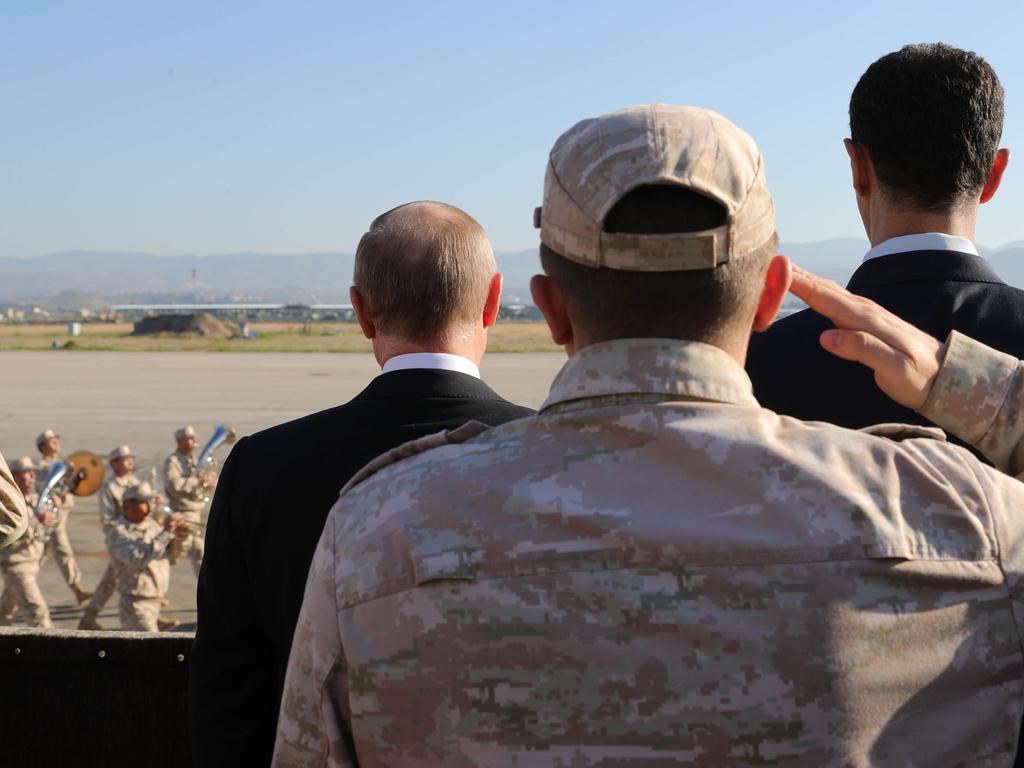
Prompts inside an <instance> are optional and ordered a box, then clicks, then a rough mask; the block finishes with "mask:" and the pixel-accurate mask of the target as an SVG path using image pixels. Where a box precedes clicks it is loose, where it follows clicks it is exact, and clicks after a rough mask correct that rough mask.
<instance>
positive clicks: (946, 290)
mask: <svg viewBox="0 0 1024 768" xmlns="http://www.w3.org/2000/svg"><path fill="white" fill-rule="evenodd" d="M847 287H848V288H849V290H850V291H851V292H852V293H856V294H858V295H860V296H866V297H867V298H869V299H872V300H873V301H876V302H878V303H879V304H881V305H882V306H883V307H885V308H886V309H888V310H889V311H890V312H893V313H894V314H896V315H899V316H900V317H902V318H903V319H904V320H906V321H908V322H910V323H912V324H914V325H916V326H917V327H918V328H920V329H921V330H923V331H926V332H927V333H929V334H931V335H932V336H934V337H936V338H937V339H939V340H941V341H945V340H946V337H947V336H948V335H949V332H950V331H951V330H954V329H955V330H957V331H961V332H963V333H965V334H967V335H968V336H970V337H972V338H974V339H977V340H978V341H981V342H984V343H985V344H988V345H989V346H991V347H995V348H996V349H998V350H1001V351H1003V352H1007V353H1009V354H1011V355H1013V356H1014V357H1018V358H1024V291H1020V290H1018V289H1017V288H1011V287H1010V286H1008V285H1006V284H1005V283H1004V282H1003V281H1002V280H1000V279H999V276H998V275H996V273H995V272H994V271H993V270H992V268H991V267H990V266H989V264H988V262H986V261H985V260H984V259H983V258H981V257H979V256H972V255H970V254H966V253H957V252H953V251H914V252H911V253H899V254H893V255H891V256H880V257H878V258H875V259H871V260H870V261H867V262H865V263H863V264H862V265H861V266H860V268H858V269H857V271H856V272H855V273H854V274H853V277H852V278H851V279H850V283H849V285H848V286H847ZM832 327H833V325H832V323H831V322H830V321H829V320H827V319H825V318H824V317H822V316H821V315H819V314H818V313H816V312H813V311H811V310H809V309H806V310H804V311H802V312H797V313H796V314H793V315H790V316H789V317H787V318H784V319H782V320H780V321H778V322H776V323H775V324H774V325H772V326H771V328H769V329H768V330H767V331H766V332H765V333H760V334H759V333H755V334H754V336H753V338H752V339H751V346H750V353H749V355H748V357H747V373H749V374H750V378H751V380H752V381H753V383H754V395H755V396H756V397H757V399H758V401H759V402H760V403H761V405H763V406H764V407H765V408H769V409H771V410H773V411H777V412H778V413H783V414H786V415H788V416H795V417H797V418H800V419H804V420H809V421H829V422H832V423H833V424H839V425H841V426H844V427H850V428H852V429H859V428H861V427H866V426H869V425H871V424H879V423H882V422H902V423H907V424H924V425H929V424H930V423H931V422H929V421H927V420H926V419H924V418H922V417H921V416H919V415H918V414H917V413H915V412H914V411H911V410H909V409H907V408H904V407H903V406H900V405H897V404H896V403H895V402H893V401H892V400H890V399H889V398H888V397H886V396H885V395H884V394H882V391H881V390H880V389H879V388H878V386H877V385H876V384H875V380H874V374H873V373H872V372H871V370H870V369H868V368H867V367H865V366H863V365H860V364H859V363H852V362H849V361H846V360H840V359H839V358H837V357H834V356H833V355H831V354H829V353H828V352H826V351H825V350H823V349H822V348H821V345H820V344H819V343H818V337H819V336H820V335H821V332H822V331H824V330H826V329H828V328H832Z"/></svg>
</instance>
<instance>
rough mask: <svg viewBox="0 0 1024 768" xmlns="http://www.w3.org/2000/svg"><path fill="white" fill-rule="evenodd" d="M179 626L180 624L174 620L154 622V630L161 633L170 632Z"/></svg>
mask: <svg viewBox="0 0 1024 768" xmlns="http://www.w3.org/2000/svg"><path fill="white" fill-rule="evenodd" d="M179 624H181V622H180V621H177V620H175V619H157V620H156V628H157V629H159V630H160V631H161V632H171V631H173V630H174V629H175V627H177V626H178V625H179Z"/></svg>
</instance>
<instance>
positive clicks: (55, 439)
mask: <svg viewBox="0 0 1024 768" xmlns="http://www.w3.org/2000/svg"><path fill="white" fill-rule="evenodd" d="M36 448H38V449H39V452H40V453H41V454H42V455H43V458H42V459H40V460H39V464H38V466H37V467H36V469H37V470H38V471H37V472H36V491H37V492H41V491H42V489H43V485H45V484H46V476H47V475H48V474H49V472H50V467H52V466H53V464H54V462H57V461H60V435H58V434H57V433H56V432H54V431H53V430H52V429H46V430H43V431H42V432H41V433H40V434H39V436H38V437H37V438H36ZM50 498H51V499H52V500H53V505H54V507H55V508H56V509H57V524H56V525H55V526H54V529H53V535H52V536H50V537H49V538H48V539H47V540H46V550H47V551H48V552H50V553H52V554H53V557H54V559H55V560H56V561H57V565H58V567H59V568H60V572H61V575H62V576H64V581H66V582H67V583H68V586H69V587H70V588H71V591H72V592H74V593H75V599H76V600H77V601H78V604H79V605H81V604H82V603H84V602H85V601H86V600H88V599H89V598H90V597H92V592H90V591H89V590H87V589H85V587H83V586H82V572H81V570H79V568H78V562H77V561H76V560H75V551H74V550H73V549H72V548H71V540H70V539H69V538H68V528H67V523H68V515H70V514H71V508H72V507H73V506H74V504H75V497H74V496H72V495H71V494H70V493H67V494H61V493H56V492H55V493H52V494H51V496H50ZM44 556H45V555H44Z"/></svg>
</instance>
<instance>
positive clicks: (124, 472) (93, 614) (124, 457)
mask: <svg viewBox="0 0 1024 768" xmlns="http://www.w3.org/2000/svg"><path fill="white" fill-rule="evenodd" d="M107 460H108V461H109V462H110V471H111V473H112V475H111V477H109V478H108V479H107V480H106V482H104V483H103V487H102V488H100V492H99V495H98V501H99V507H100V526H101V527H102V529H103V534H104V536H106V534H107V533H108V532H109V531H110V529H111V528H112V527H113V525H114V522H115V521H116V520H117V518H119V517H120V516H121V503H122V501H123V497H124V492H125V491H126V490H127V489H129V488H131V487H132V486H133V485H138V484H139V478H138V477H136V476H135V474H134V472H133V470H134V469H135V454H134V453H132V450H131V448H129V447H128V446H127V445H122V446H120V447H118V448H115V449H114V450H112V451H111V452H110V453H109V454H108V455H107ZM117 574H118V568H117V561H116V560H114V558H113V557H111V558H110V559H109V560H108V561H107V567H106V569H105V570H104V571H103V576H102V577H101V578H100V582H99V584H97V585H96V591H95V592H94V593H93V596H92V599H91V600H89V604H88V605H87V606H86V607H85V612H84V613H83V614H82V620H81V621H80V622H79V623H78V628H79V629H103V627H102V626H101V625H100V623H99V620H98V618H99V615H100V611H101V610H103V606H104V605H106V604H107V601H108V600H109V599H110V596H111V595H113V594H114V591H115V590H116V588H117Z"/></svg>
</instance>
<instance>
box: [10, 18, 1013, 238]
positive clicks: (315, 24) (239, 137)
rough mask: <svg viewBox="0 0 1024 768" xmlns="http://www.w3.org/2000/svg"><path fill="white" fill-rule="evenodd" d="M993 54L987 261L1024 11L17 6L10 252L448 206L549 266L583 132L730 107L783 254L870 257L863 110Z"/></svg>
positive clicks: (1006, 213)
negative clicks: (787, 247) (547, 197)
mask: <svg viewBox="0 0 1024 768" xmlns="http://www.w3.org/2000/svg"><path fill="white" fill-rule="evenodd" d="M938 40H942V41H946V42H950V43H953V44H955V45H958V46H961V47H965V48H970V49H973V50H976V51H978V52H979V53H981V54H982V55H983V56H985V57H986V58H987V59H988V60H989V62H991V63H992V65H993V66H994V67H995V69H996V71H997V72H998V73H999V75H1000V77H1001V79H1002V81H1003V84H1004V87H1005V89H1006V93H1007V113H1006V127H1005V130H1004V134H1003V145H1004V146H1008V147H1010V148H1011V149H1013V150H1014V151H1015V152H1016V155H1015V156H1014V158H1013V160H1012V161H1011V164H1010V168H1009V171H1008V173H1007V176H1006V178H1005V181H1004V184H1003V188H1002V190H1001V191H1000V194H999V195H998V196H997V198H996V199H995V200H994V201H993V202H992V203H990V204H989V205H987V206H985V207H984V208H983V209H982V216H981V220H980V224H979V231H978V240H979V242H981V243H984V244H988V245H999V244H1002V243H1005V242H1007V241H1011V240H1020V239H1024V53H1022V50H1024V3H1021V2H1020V1H1019V0H1015V1H1014V2H988V3H985V2H979V3H966V2H963V0H957V1H949V0H944V1H940V2H896V1H894V0H888V1H887V2H859V3H852V4H845V5H840V4H838V3H829V2H821V0H816V1H815V2H792V3H784V2H771V3H755V2H752V1H751V2H728V1H723V0H715V1H714V2H707V3H699V2H692V1H689V0H687V1H685V2H684V1H683V0H677V1H676V2H653V1H652V0H644V2H632V3H624V2H621V0H620V1H619V2H586V3H584V2H578V3H567V2H556V1H555V0H548V2H514V3H482V2H465V3H450V2H433V3H425V2H409V3H404V2H401V3H378V4H373V5H372V6H371V4H369V3H366V4H363V5H361V6H356V5H355V4H354V3H342V2H292V3H283V2H281V3H267V2H251V1H250V2H244V3H243V2H217V3H211V2H202V3H200V2H190V1H188V2H174V3H138V2H120V1H118V2H109V1H107V2H105V1H103V0H100V1H99V2H94V3H85V2H47V0H35V1H34V2H19V1H18V0H0V99H2V101H0V104H2V114H0V255H9V256H32V255H37V254H41V253H48V252H53V251H57V250H65V249H71V248H90V249H117V250H140V251H150V252H154V253H161V254H181V253H203V254H206V253H226V252H234V251H243V250H249V251H264V252H305V251H327V250H332V251H333V250H338V251H351V250H353V249H354V247H355V244H356V242H357V240H358V238H359V236H360V234H361V233H362V232H363V231H364V229H365V227H366V226H367V224H368V223H369V222H370V220H371V219H372V218H373V217H374V216H375V215H377V214H378V213H380V212H382V211H384V210H386V209H387V208H390V207H392V206H394V205H396V204H398V203H401V202H405V201H408V200H412V199H421V198H433V199H438V200H444V201H448V202H452V203H454V204H456V205H459V206H462V207H464V208H466V209H467V210H468V211H469V212H470V213H471V214H473V215H474V216H476V217H477V218H478V219H479V220H480V221H481V222H482V223H483V224H484V226H485V227H486V228H487V230H488V232H489V233H490V235H491V238H492V241H493V242H494V245H495V247H496V248H497V249H498V250H516V249H521V248H530V247H533V246H534V245H535V244H536V242H537V238H536V233H535V231H534V230H533V229H532V227H531V223H530V222H531V214H532V211H533V207H534V206H535V205H537V204H539V202H540V195H541V183H542V180H543V170H544V163H545V160H546V157H547V152H548V150H549V148H550V146H551V144H552V142H553V141H554V139H555V138H556V137H557V136H558V134H559V133H561V132H562V131H563V130H565V129H566V128H568V127H569V126H570V125H571V124H573V123H574V122H576V120H578V119H580V118H582V117H586V116H589V115H593V114H599V113H602V112H606V111H609V110H612V109H615V108H618V107H622V106H626V105H629V104H638V103H646V102H652V101H665V102H676V103H688V104H699V105H703V106H708V107H711V108H714V109H717V110H719V111H721V112H722V113H724V114H725V115H727V116H728V117H730V118H731V119H733V120H734V121H735V122H737V123H739V124H740V125H741V126H743V127H745V128H746V129H747V130H749V131H750V132H751V133H752V134H753V135H754V136H755V138H756V139H757V140H758V142H759V143H760V145H761V147H762V150H763V151H764V153H765V156H766V158H767V167H768V179H769V184H770V186H771V187H772V190H773V193H774V196H775V199H776V206H777V211H778V226H779V230H780V233H781V235H782V238H783V239H784V240H788V241H808V240H818V239H824V238H830V237H860V236H862V230H861V227H860V222H859V219H858V218H857V215H856V211H855V207H854V202H853V199H852V192H851V190H850V183H849V179H848V169H847V161H846V156H845V153H844V151H843V148H842V144H841V140H842V138H843V137H844V136H846V135H847V130H848V127H847V120H846V108H847V102H848V98H849V93H850V89H851V88H852V87H853V85H854V83H855V82H856V80H857V78H858V77H859V75H860V74H861V72H863V70H864V69H865V68H866V67H867V65H868V64H870V63H871V61H873V60H874V59H875V58H877V57H878V56H880V55H882V54H884V53H886V52H888V51H890V50H893V49H895V48H898V47H899V46H900V45H902V44H904V43H906V42H921V41H929V42H930V41H938Z"/></svg>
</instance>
